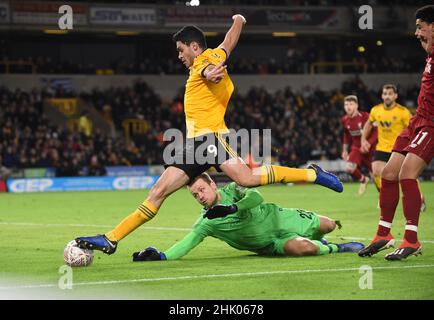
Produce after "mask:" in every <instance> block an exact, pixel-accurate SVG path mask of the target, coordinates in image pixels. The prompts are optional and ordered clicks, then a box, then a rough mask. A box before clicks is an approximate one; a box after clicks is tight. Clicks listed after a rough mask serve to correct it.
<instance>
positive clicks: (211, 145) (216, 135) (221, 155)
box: [76, 14, 343, 254]
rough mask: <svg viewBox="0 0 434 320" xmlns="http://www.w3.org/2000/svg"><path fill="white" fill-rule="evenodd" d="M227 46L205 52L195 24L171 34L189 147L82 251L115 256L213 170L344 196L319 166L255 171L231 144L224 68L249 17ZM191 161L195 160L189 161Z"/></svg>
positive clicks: (250, 181) (251, 181) (236, 25)
mask: <svg viewBox="0 0 434 320" xmlns="http://www.w3.org/2000/svg"><path fill="white" fill-rule="evenodd" d="M232 19H233V23H232V26H231V27H230V29H229V30H228V32H227V33H226V35H225V38H224V40H223V42H222V43H221V44H220V45H219V46H218V47H217V48H214V49H211V48H207V44H206V38H205V35H204V33H203V32H202V31H201V30H200V29H199V28H197V27H196V26H185V27H183V28H182V29H181V30H179V31H178V32H177V33H175V34H174V36H173V41H174V42H175V44H176V49H177V51H178V58H179V60H181V62H182V63H183V64H184V65H185V66H186V67H187V68H188V69H189V78H188V80H187V83H186V87H185V97H184V110H185V117H186V124H187V144H186V145H184V148H183V150H182V153H180V154H178V155H179V156H181V159H180V158H179V157H176V156H175V158H176V159H177V161H175V162H174V163H167V162H168V161H167V160H166V159H165V162H166V170H165V171H164V172H163V174H162V175H161V177H160V178H159V180H158V181H157V183H156V184H155V185H154V186H153V187H152V189H151V190H150V192H149V194H148V197H147V198H146V200H145V201H144V202H143V203H142V204H140V205H139V207H138V208H137V209H136V210H135V211H134V212H132V213H131V214H130V215H129V216H127V217H126V218H125V219H124V220H122V221H121V222H120V224H119V225H118V226H116V227H115V228H114V229H113V230H111V231H109V232H108V233H106V234H105V235H97V236H93V237H78V238H76V242H77V243H78V245H79V246H80V247H82V248H87V249H97V250H101V251H103V252H105V253H107V254H111V253H114V252H115V251H116V248H117V243H118V242H119V241H120V240H122V239H123V238H124V237H126V236H127V235H128V234H129V233H131V232H132V231H134V230H135V229H136V228H138V227H139V226H141V225H142V224H143V223H145V222H147V221H149V220H151V219H152V218H153V217H154V216H155V215H156V214H157V211H158V210H159V208H160V206H161V205H162V203H163V202H164V200H165V199H166V198H167V197H168V196H169V195H170V194H172V193H173V192H175V191H176V190H178V189H180V188H181V187H183V186H185V185H187V184H188V183H189V182H190V181H193V180H194V178H196V177H197V176H199V175H200V174H201V173H202V172H204V171H206V170H208V169H209V168H211V167H217V169H219V170H221V171H223V172H224V173H225V174H226V175H227V176H228V177H229V178H231V179H232V180H233V181H235V182H236V183H237V184H238V185H241V186H244V187H255V186H260V185H266V184H272V183H289V182H313V183H316V184H320V185H322V186H325V187H327V188H330V189H332V190H334V191H336V192H342V190H343V186H342V183H341V182H340V181H339V179H338V178H337V177H336V176H334V175H333V174H331V173H329V172H327V171H324V170H322V169H321V168H320V167H318V166H316V165H310V166H309V167H308V169H293V168H287V167H281V166H275V165H270V166H261V167H259V168H255V169H251V168H249V167H248V166H247V165H246V163H245V162H244V161H243V160H242V159H241V158H240V157H238V155H237V154H236V152H234V151H233V150H232V149H231V148H230V146H229V144H228V143H227V140H226V138H227V133H228V132H229V130H228V128H227V127H226V124H225V121H224V115H225V112H226V108H227V105H228V102H229V99H230V97H231V95H232V92H233V90H234V85H233V83H232V81H231V79H230V77H229V75H228V72H227V70H226V65H225V62H226V60H227V59H228V57H229V56H230V54H231V52H232V51H233V50H234V48H235V46H236V45H237V43H238V39H239V37H240V34H241V31H242V29H243V27H244V25H245V24H246V19H245V18H244V17H243V16H242V15H240V14H236V15H234V16H233V17H232ZM199 150H201V151H202V155H203V154H204V153H206V156H207V159H209V156H211V158H212V159H211V160H213V161H207V162H205V163H203V162H201V161H198V159H196V155H197V151H199ZM186 158H187V159H191V158H193V162H188V161H185V159H186Z"/></svg>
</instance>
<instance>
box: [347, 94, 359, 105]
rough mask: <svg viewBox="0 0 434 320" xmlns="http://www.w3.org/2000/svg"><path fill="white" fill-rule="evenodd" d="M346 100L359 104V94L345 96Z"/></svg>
mask: <svg viewBox="0 0 434 320" xmlns="http://www.w3.org/2000/svg"><path fill="white" fill-rule="evenodd" d="M344 101H348V102H355V103H357V104H359V99H357V96H354V95H351V96H346V97H345V98H344Z"/></svg>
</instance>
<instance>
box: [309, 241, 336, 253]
mask: <svg viewBox="0 0 434 320" xmlns="http://www.w3.org/2000/svg"><path fill="white" fill-rule="evenodd" d="M311 241H312V242H313V243H314V244H315V245H316V246H317V247H318V253H317V256H322V255H325V254H330V253H336V252H338V246H337V245H335V244H334V243H330V244H323V243H322V242H321V241H318V240H311Z"/></svg>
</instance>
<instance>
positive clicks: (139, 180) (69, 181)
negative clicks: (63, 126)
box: [7, 176, 159, 193]
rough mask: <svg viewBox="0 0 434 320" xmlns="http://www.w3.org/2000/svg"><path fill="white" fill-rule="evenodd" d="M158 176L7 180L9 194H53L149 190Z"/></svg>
mask: <svg viewBox="0 0 434 320" xmlns="http://www.w3.org/2000/svg"><path fill="white" fill-rule="evenodd" d="M158 178H159V177H158V176H140V177H75V178H42V179H8V180H7V188H8V191H9V192H14V193H22V192H55V191H89V190H135V189H149V188H152V186H153V185H154V184H155V183H156V182H157V180H158Z"/></svg>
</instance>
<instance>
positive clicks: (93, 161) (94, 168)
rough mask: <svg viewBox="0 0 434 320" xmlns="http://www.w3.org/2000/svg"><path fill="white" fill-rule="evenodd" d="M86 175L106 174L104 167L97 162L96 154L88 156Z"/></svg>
mask: <svg viewBox="0 0 434 320" xmlns="http://www.w3.org/2000/svg"><path fill="white" fill-rule="evenodd" d="M87 175H88V176H105V175H107V170H106V168H105V167H104V166H103V165H102V164H100V163H99V161H98V156H96V155H93V156H92V157H91V158H90V165H89V171H88V173H87Z"/></svg>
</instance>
